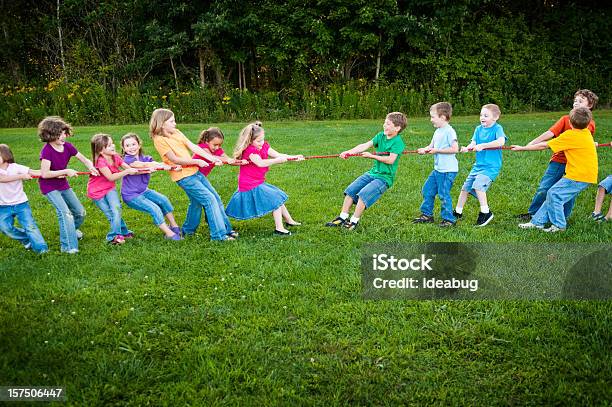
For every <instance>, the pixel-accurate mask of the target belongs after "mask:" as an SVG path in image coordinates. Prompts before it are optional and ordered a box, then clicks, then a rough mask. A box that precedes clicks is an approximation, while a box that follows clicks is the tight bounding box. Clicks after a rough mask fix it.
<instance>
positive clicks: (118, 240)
mask: <svg viewBox="0 0 612 407" xmlns="http://www.w3.org/2000/svg"><path fill="white" fill-rule="evenodd" d="M109 243H110V244H114V245H121V244H124V243H125V239H124V238H123V236H121V235H117V236H115V237H113V240H111V241H110V242H109Z"/></svg>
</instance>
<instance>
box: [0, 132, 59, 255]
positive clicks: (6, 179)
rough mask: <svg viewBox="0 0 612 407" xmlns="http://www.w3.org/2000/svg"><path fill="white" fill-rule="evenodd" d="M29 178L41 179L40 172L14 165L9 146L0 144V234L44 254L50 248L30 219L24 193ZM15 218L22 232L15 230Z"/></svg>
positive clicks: (27, 248)
mask: <svg viewBox="0 0 612 407" xmlns="http://www.w3.org/2000/svg"><path fill="white" fill-rule="evenodd" d="M32 175H40V171H36V170H31V169H30V168H28V167H25V166H23V165H19V164H15V159H14V158H13V153H12V152H11V149H10V148H9V146H7V145H6V144H0V232H2V233H4V234H5V235H7V236H8V237H10V238H11V239H15V240H18V241H19V242H20V243H21V244H22V245H23V247H25V248H26V250H29V249H32V250H34V251H35V252H36V253H46V252H48V251H49V247H48V246H47V243H46V242H45V239H44V238H43V236H42V234H41V233H40V230H39V229H38V225H37V224H36V221H35V220H34V217H33V216H32V209H31V208H30V204H29V203H28V197H27V196H26V194H25V193H24V192H23V182H22V181H23V180H24V179H32ZM15 218H17V220H18V221H19V224H20V225H21V228H18V227H15Z"/></svg>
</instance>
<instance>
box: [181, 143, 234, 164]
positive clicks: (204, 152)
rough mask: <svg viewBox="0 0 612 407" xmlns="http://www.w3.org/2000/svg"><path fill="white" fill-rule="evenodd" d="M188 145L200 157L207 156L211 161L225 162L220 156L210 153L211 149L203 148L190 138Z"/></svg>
mask: <svg viewBox="0 0 612 407" xmlns="http://www.w3.org/2000/svg"><path fill="white" fill-rule="evenodd" d="M187 147H189V149H190V150H191V152H192V153H194V154H197V155H199V156H200V157H204V158H206V159H207V160H208V161H210V162H211V163H217V162H220V163H222V162H223V161H221V159H220V158H219V157H215V156H214V155H212V154H211V153H210V151H208V150H207V149H203V148H202V147H200V146H199V145H197V144H195V143H193V142H191V141H189V140H187ZM175 162H176V161H175ZM179 164H180V163H179ZM200 167H201V166H200Z"/></svg>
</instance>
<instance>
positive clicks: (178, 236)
mask: <svg viewBox="0 0 612 407" xmlns="http://www.w3.org/2000/svg"><path fill="white" fill-rule="evenodd" d="M164 239H168V240H183V238H182V237H181V235H179V234H178V233H175V234H173V235H172V236H164Z"/></svg>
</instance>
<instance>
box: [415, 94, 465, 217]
mask: <svg viewBox="0 0 612 407" xmlns="http://www.w3.org/2000/svg"><path fill="white" fill-rule="evenodd" d="M452 114H453V107H452V106H451V104H450V103H447V102H440V103H436V104H435V105H433V106H431V108H430V109H429V116H430V117H431V123H432V124H433V126H434V127H435V128H436V131H435V132H434V135H433V138H432V139H431V143H429V145H428V146H427V147H423V148H419V149H418V150H417V151H418V153H419V154H426V153H429V154H433V155H434V169H433V171H432V172H431V174H429V177H428V178H427V181H425V185H423V191H422V192H423V203H422V204H421V216H419V217H418V218H416V219H414V220H413V221H412V223H433V222H434V217H433V208H434V200H435V198H436V194H437V195H438V197H439V198H440V206H441V208H440V216H441V217H442V221H441V222H440V226H441V227H449V226H454V225H455V222H456V221H457V219H456V218H455V216H454V215H453V202H452V198H451V195H450V190H451V188H452V187H453V182H454V181H455V177H456V176H457V172H458V171H459V163H458V162H457V158H456V157H455V153H457V152H458V151H459V145H458V144H457V133H455V129H453V128H452V127H451V125H450V124H448V122H449V121H450V118H451V115H452Z"/></svg>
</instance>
